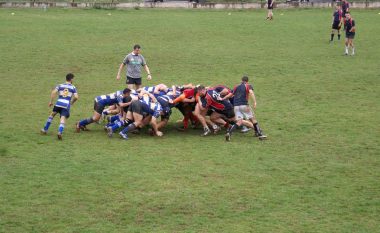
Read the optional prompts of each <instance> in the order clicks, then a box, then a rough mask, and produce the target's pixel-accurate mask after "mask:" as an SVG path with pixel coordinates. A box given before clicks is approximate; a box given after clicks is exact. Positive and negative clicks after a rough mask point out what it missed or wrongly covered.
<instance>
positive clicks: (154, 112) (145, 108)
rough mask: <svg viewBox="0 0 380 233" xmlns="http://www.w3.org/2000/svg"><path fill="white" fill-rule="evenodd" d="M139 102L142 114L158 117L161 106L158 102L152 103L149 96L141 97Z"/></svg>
mask: <svg viewBox="0 0 380 233" xmlns="http://www.w3.org/2000/svg"><path fill="white" fill-rule="evenodd" d="M139 101H140V102H141V110H142V112H143V113H144V114H147V115H151V116H153V117H155V118H158V117H160V115H161V112H162V106H161V104H160V103H159V102H156V103H154V102H153V100H152V98H150V96H149V95H146V94H145V95H143V96H142V98H141V99H140V100H139Z"/></svg>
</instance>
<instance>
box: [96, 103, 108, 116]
mask: <svg viewBox="0 0 380 233" xmlns="http://www.w3.org/2000/svg"><path fill="white" fill-rule="evenodd" d="M105 107H106V106H104V105H102V104H99V103H98V102H96V100H94V111H95V112H97V113H99V114H102V113H103V110H104V108H105Z"/></svg>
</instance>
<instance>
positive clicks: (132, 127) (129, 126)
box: [121, 124, 136, 134]
mask: <svg viewBox="0 0 380 233" xmlns="http://www.w3.org/2000/svg"><path fill="white" fill-rule="evenodd" d="M134 129H136V125H135V124H130V125H128V126H127V127H125V129H123V131H121V132H122V133H123V134H126V133H128V131H133V130H134Z"/></svg>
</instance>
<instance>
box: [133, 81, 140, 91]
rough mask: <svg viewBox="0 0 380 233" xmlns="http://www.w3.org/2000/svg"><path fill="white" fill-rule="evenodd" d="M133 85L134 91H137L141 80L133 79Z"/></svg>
mask: <svg viewBox="0 0 380 233" xmlns="http://www.w3.org/2000/svg"><path fill="white" fill-rule="evenodd" d="M133 83H134V85H135V90H137V89H140V88H141V83H142V80H141V78H135V79H133Z"/></svg>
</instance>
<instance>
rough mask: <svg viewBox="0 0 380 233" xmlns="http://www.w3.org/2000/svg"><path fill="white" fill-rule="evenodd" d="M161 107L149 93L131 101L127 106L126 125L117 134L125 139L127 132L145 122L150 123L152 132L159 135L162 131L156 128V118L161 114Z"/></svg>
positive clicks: (161, 134) (141, 125)
mask: <svg viewBox="0 0 380 233" xmlns="http://www.w3.org/2000/svg"><path fill="white" fill-rule="evenodd" d="M162 114H164V113H163V109H162V107H161V105H160V103H158V102H157V99H156V98H155V97H154V95H152V94H151V93H148V94H146V95H145V96H144V97H143V98H142V99H140V100H135V101H132V103H131V105H130V106H129V109H128V112H127V116H126V118H127V119H126V121H127V123H126V125H127V127H125V128H124V129H123V130H122V131H121V132H120V133H119V135H120V136H121V138H123V139H125V140H127V139H128V132H131V131H133V130H135V129H137V128H141V127H143V126H144V125H145V124H146V123H147V122H149V123H150V125H151V126H152V128H153V130H154V134H156V135H157V136H159V137H161V136H163V133H162V132H161V131H159V130H158V127H157V119H158V118H159V117H160V116H161V115H162Z"/></svg>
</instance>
